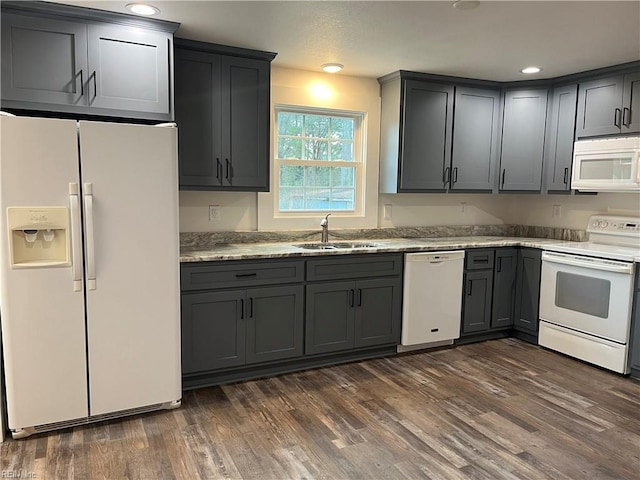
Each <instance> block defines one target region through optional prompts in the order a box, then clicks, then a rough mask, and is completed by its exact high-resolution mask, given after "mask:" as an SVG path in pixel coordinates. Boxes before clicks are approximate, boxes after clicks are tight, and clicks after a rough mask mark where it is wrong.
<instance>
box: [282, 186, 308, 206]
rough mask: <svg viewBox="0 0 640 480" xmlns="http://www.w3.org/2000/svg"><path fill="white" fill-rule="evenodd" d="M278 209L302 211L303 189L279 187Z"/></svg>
mask: <svg viewBox="0 0 640 480" xmlns="http://www.w3.org/2000/svg"><path fill="white" fill-rule="evenodd" d="M278 208H279V209H280V210H303V209H304V188H295V187H294V188H291V187H280V197H279V200H278Z"/></svg>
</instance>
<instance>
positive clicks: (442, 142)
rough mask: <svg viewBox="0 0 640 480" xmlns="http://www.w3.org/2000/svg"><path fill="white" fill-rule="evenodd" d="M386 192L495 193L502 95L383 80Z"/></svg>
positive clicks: (422, 82) (397, 79) (382, 186)
mask: <svg viewBox="0 0 640 480" xmlns="http://www.w3.org/2000/svg"><path fill="white" fill-rule="evenodd" d="M381 96H382V120H381V126H382V128H381V140H380V191H381V192H382V193H402V192H407V193H410V192H416V193H419V192H445V191H447V190H458V191H487V192H488V191H491V190H492V188H493V186H494V183H495V182H494V179H495V168H496V165H497V160H498V148H499V146H498V137H499V125H500V92H499V91H498V89H497V88H495V89H491V88H486V89H485V88H475V87H466V86H458V85H454V84H453V83H436V82H429V81H425V80H420V79H414V78H403V77H402V75H400V76H398V77H395V76H394V77H393V78H391V79H390V80H386V79H383V80H381Z"/></svg>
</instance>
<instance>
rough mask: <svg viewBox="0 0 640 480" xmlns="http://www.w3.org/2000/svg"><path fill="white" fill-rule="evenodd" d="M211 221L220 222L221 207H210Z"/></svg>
mask: <svg viewBox="0 0 640 480" xmlns="http://www.w3.org/2000/svg"><path fill="white" fill-rule="evenodd" d="M209 221H210V222H219V221H220V205H209Z"/></svg>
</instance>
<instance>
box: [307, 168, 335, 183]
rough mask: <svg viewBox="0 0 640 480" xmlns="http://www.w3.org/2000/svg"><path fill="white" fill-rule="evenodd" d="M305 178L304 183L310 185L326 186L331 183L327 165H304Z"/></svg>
mask: <svg viewBox="0 0 640 480" xmlns="http://www.w3.org/2000/svg"><path fill="white" fill-rule="evenodd" d="M305 169H306V172H307V180H306V182H305V185H307V186H311V187H328V186H330V185H331V178H330V171H331V170H330V168H329V167H305Z"/></svg>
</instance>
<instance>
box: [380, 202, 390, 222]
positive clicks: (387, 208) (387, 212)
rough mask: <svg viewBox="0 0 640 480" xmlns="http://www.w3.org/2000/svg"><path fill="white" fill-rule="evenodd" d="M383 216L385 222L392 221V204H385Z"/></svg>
mask: <svg viewBox="0 0 640 480" xmlns="http://www.w3.org/2000/svg"><path fill="white" fill-rule="evenodd" d="M382 212H383V214H382V216H383V217H384V219H385V220H391V215H392V207H391V204H390V203H385V204H384V206H383V207H382Z"/></svg>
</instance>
